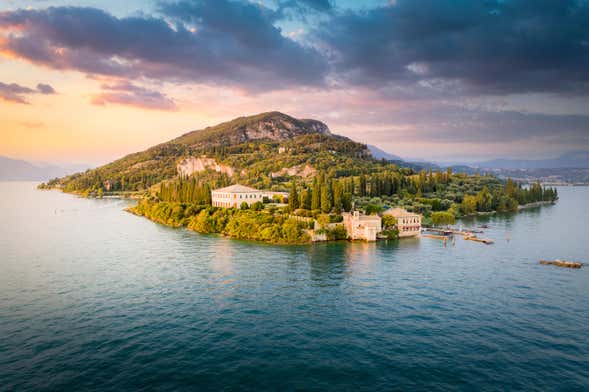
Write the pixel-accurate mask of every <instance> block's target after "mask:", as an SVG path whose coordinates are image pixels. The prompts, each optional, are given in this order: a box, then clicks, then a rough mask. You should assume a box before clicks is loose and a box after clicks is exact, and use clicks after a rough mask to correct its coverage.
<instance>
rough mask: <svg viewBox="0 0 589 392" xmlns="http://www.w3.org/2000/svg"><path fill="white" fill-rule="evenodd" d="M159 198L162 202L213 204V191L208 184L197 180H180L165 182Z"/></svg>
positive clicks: (161, 187) (161, 186) (158, 194)
mask: <svg viewBox="0 0 589 392" xmlns="http://www.w3.org/2000/svg"><path fill="white" fill-rule="evenodd" d="M157 197H158V199H159V200H161V201H167V202H179V203H194V204H207V205H208V204H211V189H210V187H209V185H208V184H206V183H205V184H201V183H199V181H198V180H197V179H196V178H194V177H193V178H190V179H187V178H180V179H178V180H175V181H169V182H163V183H162V184H161V185H160V190H159V192H158V193H157Z"/></svg>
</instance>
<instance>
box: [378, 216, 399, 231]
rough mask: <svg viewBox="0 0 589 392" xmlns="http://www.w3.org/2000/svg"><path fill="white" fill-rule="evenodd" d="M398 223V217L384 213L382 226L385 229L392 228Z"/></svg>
mask: <svg viewBox="0 0 589 392" xmlns="http://www.w3.org/2000/svg"><path fill="white" fill-rule="evenodd" d="M396 224H397V219H396V218H395V217H394V216H392V215H388V214H386V215H383V216H382V228H383V230H386V229H390V228H393V227H395V225H396Z"/></svg>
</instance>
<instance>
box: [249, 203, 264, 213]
mask: <svg viewBox="0 0 589 392" xmlns="http://www.w3.org/2000/svg"><path fill="white" fill-rule="evenodd" d="M251 209H252V210H254V211H261V210H263V209H264V203H262V202H261V201H257V202H255V203H253V204H252V206H251Z"/></svg>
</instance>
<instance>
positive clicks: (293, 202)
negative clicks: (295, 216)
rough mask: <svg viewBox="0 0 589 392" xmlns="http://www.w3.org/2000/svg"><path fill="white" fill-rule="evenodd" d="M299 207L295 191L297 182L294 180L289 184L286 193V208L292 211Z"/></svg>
mask: <svg viewBox="0 0 589 392" xmlns="http://www.w3.org/2000/svg"><path fill="white" fill-rule="evenodd" d="M297 208H299V195H298V193H297V184H296V182H295V181H293V182H292V184H291V185H290V193H289V194H288V209H289V210H290V211H294V210H296V209H297Z"/></svg>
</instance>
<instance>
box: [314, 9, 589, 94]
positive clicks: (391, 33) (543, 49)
mask: <svg viewBox="0 0 589 392" xmlns="http://www.w3.org/2000/svg"><path fill="white" fill-rule="evenodd" d="M316 35H317V37H318V38H319V39H321V40H322V41H323V42H325V43H326V44H327V45H328V46H329V47H330V48H331V49H332V50H333V53H334V54H333V61H334V65H335V67H336V70H337V71H338V73H340V74H345V76H346V78H347V80H348V81H352V82H355V83H361V84H370V85H382V84H383V83H395V82H398V81H416V80H423V79H436V78H441V79H446V80H456V81H458V82H459V83H462V84H463V86H462V87H461V88H463V89H467V90H468V92H469V93H475V94H480V93H483V94H487V93H494V94H498V93H499V94H501V93H512V92H517V93H526V92H576V93H581V94H584V93H586V92H587V88H588V86H589V2H587V1H575V0H562V1H552V0H513V1H505V0H484V1H472V0H458V1H439V0H421V1H416V0H397V1H395V2H392V3H391V5H389V6H384V7H380V8H375V9H371V10H368V11H345V12H340V13H338V14H337V15H335V16H334V17H333V18H332V19H331V20H330V23H326V24H324V25H322V26H320V27H318V28H317V29H316Z"/></svg>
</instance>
